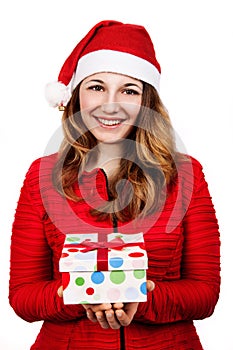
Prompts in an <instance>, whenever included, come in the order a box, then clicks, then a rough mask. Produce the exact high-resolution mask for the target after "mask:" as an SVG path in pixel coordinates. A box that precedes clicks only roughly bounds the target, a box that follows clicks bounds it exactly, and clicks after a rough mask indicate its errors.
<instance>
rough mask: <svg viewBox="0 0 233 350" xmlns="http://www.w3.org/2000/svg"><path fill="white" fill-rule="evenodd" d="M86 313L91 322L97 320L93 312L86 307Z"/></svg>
mask: <svg viewBox="0 0 233 350" xmlns="http://www.w3.org/2000/svg"><path fill="white" fill-rule="evenodd" d="M86 314H87V318H88V319H89V320H90V321H91V322H97V319H96V316H95V313H94V312H93V311H92V310H91V309H87V311H86Z"/></svg>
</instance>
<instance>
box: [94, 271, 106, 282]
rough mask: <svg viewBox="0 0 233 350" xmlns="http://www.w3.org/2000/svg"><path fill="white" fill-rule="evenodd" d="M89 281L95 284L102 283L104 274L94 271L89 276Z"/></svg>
mask: <svg viewBox="0 0 233 350" xmlns="http://www.w3.org/2000/svg"><path fill="white" fill-rule="evenodd" d="M91 280H92V282H93V283H95V284H100V283H102V282H103V281H104V274H103V273H102V272H100V271H95V272H93V274H92V275H91Z"/></svg>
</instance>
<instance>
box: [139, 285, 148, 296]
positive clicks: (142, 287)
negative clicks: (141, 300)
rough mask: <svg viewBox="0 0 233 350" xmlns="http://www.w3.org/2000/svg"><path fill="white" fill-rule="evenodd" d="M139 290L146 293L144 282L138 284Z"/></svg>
mask: <svg viewBox="0 0 233 350" xmlns="http://www.w3.org/2000/svg"><path fill="white" fill-rule="evenodd" d="M140 291H141V293H142V294H145V295H146V293H147V289H146V282H143V283H142V284H141V286H140Z"/></svg>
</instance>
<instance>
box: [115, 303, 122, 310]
mask: <svg viewBox="0 0 233 350" xmlns="http://www.w3.org/2000/svg"><path fill="white" fill-rule="evenodd" d="M123 307H124V304H123V303H115V304H113V309H123Z"/></svg>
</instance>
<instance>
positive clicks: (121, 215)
mask: <svg viewBox="0 0 233 350" xmlns="http://www.w3.org/2000/svg"><path fill="white" fill-rule="evenodd" d="M62 125H63V132H64V139H63V142H62V144H61V147H60V150H59V157H58V161H57V163H56V165H55V167H54V170H53V183H54V186H55V188H56V189H57V191H58V192H59V193H61V194H62V195H63V196H65V197H66V198H68V199H71V200H73V201H82V200H85V199H83V198H79V197H77V195H76V194H75V192H74V183H76V182H77V181H78V174H79V173H80V170H81V171H82V169H83V167H84V164H85V159H86V156H87V155H88V152H90V151H91V150H92V149H93V148H94V147H95V146H96V145H97V141H96V139H95V137H94V136H93V134H92V133H91V132H90V131H89V130H87V128H86V126H85V124H84V123H83V121H82V118H81V115H80V105H79V86H77V87H76V89H75V90H74V92H73V94H72V97H71V99H70V101H69V103H68V104H67V106H66V109H65V111H64V113H63V117H62ZM126 141H128V143H126V145H127V147H125V154H124V155H123V157H122V159H121V161H120V165H119V169H118V172H116V173H115V174H114V175H112V176H111V177H110V178H109V179H108V193H109V200H108V201H107V202H105V204H104V205H103V206H102V207H100V208H97V209H92V210H91V213H92V215H95V216H96V217H97V218H98V219H99V220H107V219H111V220H114V219H117V220H119V221H121V222H126V221H129V220H132V219H134V218H136V217H140V216H146V215H148V214H151V213H153V212H154V211H156V210H158V208H159V206H160V203H161V201H162V199H163V198H164V194H165V193H166V189H167V187H168V185H169V184H171V182H172V181H173V180H174V179H175V177H176V175H177V169H176V165H175V163H176V160H177V157H179V153H178V152H177V151H176V146H175V140H174V133H173V128H172V125H171V121H170V118H169V115H168V112H167V110H166V108H165V107H164V105H163V103H162V101H161V99H160V97H159V95H158V93H157V91H156V90H155V89H154V88H153V87H152V86H151V85H149V84H146V83H144V86H143V95H142V105H141V109H140V112H139V115H138V117H137V122H136V125H135V126H134V127H133V130H132V131H131V133H130V135H129V136H128V138H127V140H126ZM119 180H125V181H120V182H119ZM129 198H130V201H129ZM128 202H129V203H128Z"/></svg>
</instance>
